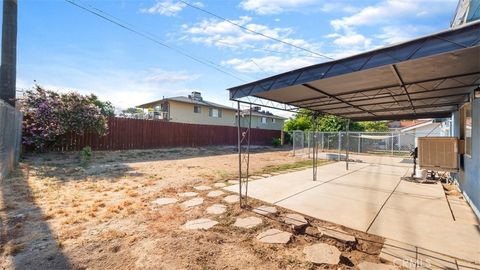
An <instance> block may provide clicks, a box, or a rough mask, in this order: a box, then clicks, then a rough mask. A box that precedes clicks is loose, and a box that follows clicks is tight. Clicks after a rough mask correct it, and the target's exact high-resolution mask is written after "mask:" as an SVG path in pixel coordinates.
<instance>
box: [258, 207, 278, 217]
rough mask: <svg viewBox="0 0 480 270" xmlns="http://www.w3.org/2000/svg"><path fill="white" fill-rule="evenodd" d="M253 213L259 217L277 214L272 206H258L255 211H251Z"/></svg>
mask: <svg viewBox="0 0 480 270" xmlns="http://www.w3.org/2000/svg"><path fill="white" fill-rule="evenodd" d="M253 212H255V213H257V214H260V215H268V214H275V213H277V208H275V207H273V206H268V205H262V206H259V207H257V208H255V209H253Z"/></svg>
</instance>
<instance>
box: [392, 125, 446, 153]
mask: <svg viewBox="0 0 480 270" xmlns="http://www.w3.org/2000/svg"><path fill="white" fill-rule="evenodd" d="M388 127H389V130H390V131H391V132H395V133H401V134H404V135H402V136H401V140H400V139H398V142H397V143H398V144H401V145H400V146H399V147H400V148H405V149H410V148H413V147H414V146H416V145H417V142H416V138H419V137H443V136H452V134H451V130H450V121H445V120H444V119H421V120H405V121H404V120H401V121H392V122H390V123H388ZM399 138H400V137H399Z"/></svg>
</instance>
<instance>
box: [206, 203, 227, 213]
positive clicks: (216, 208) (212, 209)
mask: <svg viewBox="0 0 480 270" xmlns="http://www.w3.org/2000/svg"><path fill="white" fill-rule="evenodd" d="M225 211H227V206H226V205H223V204H214V205H212V206H209V207H208V208H207V213H209V214H213V215H220V214H223V213H225Z"/></svg>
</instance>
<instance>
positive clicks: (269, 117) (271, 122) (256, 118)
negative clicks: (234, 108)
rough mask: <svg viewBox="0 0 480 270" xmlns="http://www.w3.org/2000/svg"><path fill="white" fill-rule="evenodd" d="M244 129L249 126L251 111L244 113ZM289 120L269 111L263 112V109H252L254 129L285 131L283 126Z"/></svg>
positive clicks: (242, 121)
mask: <svg viewBox="0 0 480 270" xmlns="http://www.w3.org/2000/svg"><path fill="white" fill-rule="evenodd" d="M242 114H243V115H242V116H243V117H242V120H241V122H240V123H241V125H242V127H247V126H248V124H249V110H248V109H247V110H243V111H242ZM286 119H287V118H285V117H281V116H278V115H274V114H272V113H271V112H268V111H262V110H261V107H259V106H254V107H252V123H251V127H252V128H261V129H272V130H283V124H284V123H285V120H286Z"/></svg>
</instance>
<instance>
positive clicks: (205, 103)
mask: <svg viewBox="0 0 480 270" xmlns="http://www.w3.org/2000/svg"><path fill="white" fill-rule="evenodd" d="M169 100H171V101H177V102H182V103H190V104H197V105H203V106H207V107H215V108H221V109H225V110H233V111H236V109H234V108H232V107H228V106H225V105H221V104H218V103H214V102H210V101H206V100H203V99H202V100H197V99H192V98H189V97H184V96H178V97H169V98H163V99H159V100H156V101H152V102H149V103H145V104H142V105H138V106H137V107H140V108H147V107H151V106H154V105H156V104H158V103H160V102H164V101H169Z"/></svg>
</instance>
